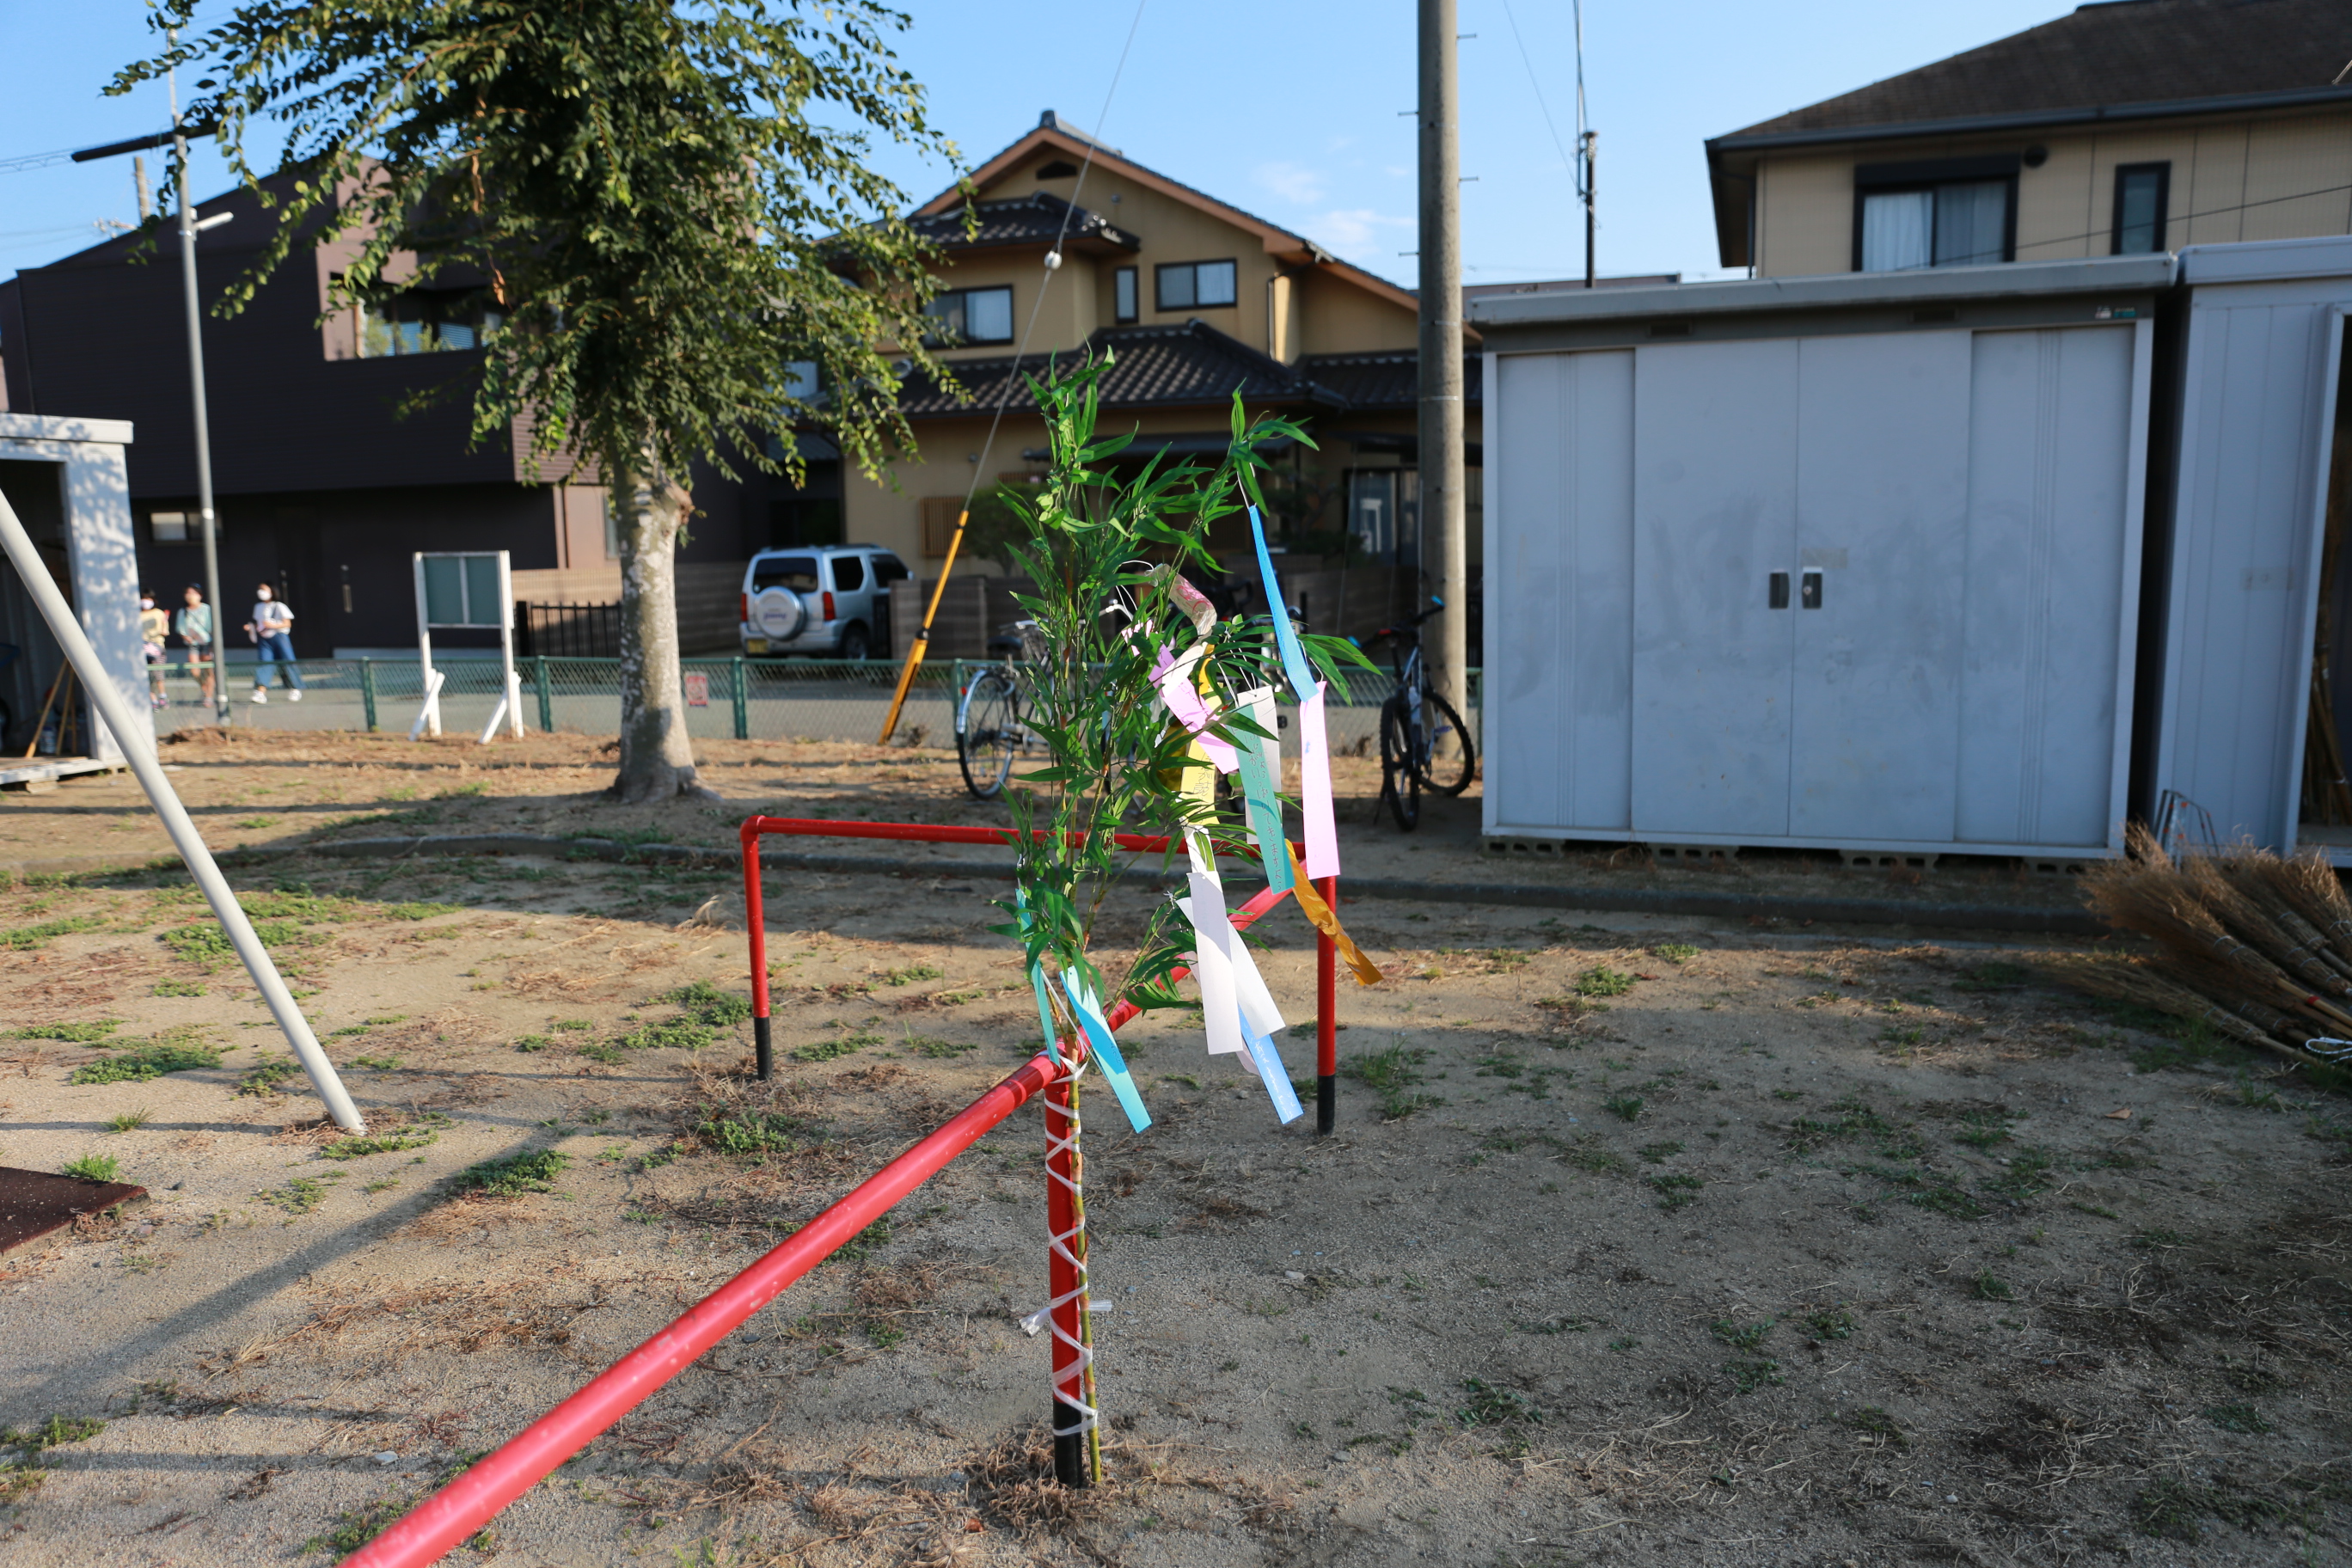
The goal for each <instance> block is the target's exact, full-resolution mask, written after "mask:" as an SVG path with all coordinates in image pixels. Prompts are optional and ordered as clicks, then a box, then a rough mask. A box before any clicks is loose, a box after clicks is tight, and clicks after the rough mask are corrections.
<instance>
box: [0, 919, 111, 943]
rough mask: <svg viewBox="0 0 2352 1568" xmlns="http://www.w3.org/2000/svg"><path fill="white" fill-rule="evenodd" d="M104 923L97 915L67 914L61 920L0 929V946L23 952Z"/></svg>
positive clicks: (97, 927) (94, 928) (94, 929)
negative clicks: (5, 929)
mask: <svg viewBox="0 0 2352 1568" xmlns="http://www.w3.org/2000/svg"><path fill="white" fill-rule="evenodd" d="M105 924H106V921H105V920H104V919H103V918H102V917H100V916H98V915H68V916H67V917H66V918H65V919H63V920H55V921H42V922H41V923H40V924H39V925H29V926H16V927H13V928H11V929H9V930H7V931H0V947H5V948H7V949H9V950H10V951H12V952H28V951H30V950H31V949H33V948H37V947H39V946H40V945H41V944H42V943H44V942H49V941H51V940H53V939H55V938H57V937H61V936H71V935H72V934H73V933H74V932H76V931H96V930H98V929H99V928H100V927H101V926H103V925H105Z"/></svg>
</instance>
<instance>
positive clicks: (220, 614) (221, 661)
mask: <svg viewBox="0 0 2352 1568" xmlns="http://www.w3.org/2000/svg"><path fill="white" fill-rule="evenodd" d="M171 41H172V43H173V45H174V46H176V45H177V44H178V43H179V35H178V34H176V33H174V34H173V35H171ZM170 82H171V92H172V153H173V156H174V157H175V158H177V159H178V160H179V165H180V168H179V175H180V279H181V282H182V285H183V288H182V290H181V292H182V294H183V295H184V298H185V300H186V302H187V313H188V386H189V391H190V393H191V394H192V395H193V402H194V408H195V424H196V518H197V521H198V523H199V524H200V526H201V527H202V528H203V529H204V541H205V600H206V601H207V602H208V603H209V604H210V605H211V606H212V612H213V646H212V655H213V717H214V718H215V720H216V721H218V722H220V723H222V724H226V723H227V722H228V666H227V662H226V658H225V656H226V653H227V652H228V606H227V605H224V604H223V603H222V602H221V581H220V544H219V541H218V537H217V535H218V530H217V528H216V526H215V513H214V511H213V442H212V429H211V422H210V420H209V419H208V417H207V416H206V414H205V338H204V310H203V307H202V305H201V304H200V302H199V301H198V299H197V289H196V205H195V202H194V200H193V199H192V198H191V196H190V195H189V191H188V138H187V135H186V127H185V126H184V124H182V122H181V120H180V72H179V68H177V67H176V66H175V67H173V69H172V71H171V72H170Z"/></svg>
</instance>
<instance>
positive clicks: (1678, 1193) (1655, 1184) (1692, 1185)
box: [1643, 1171, 1706, 1209]
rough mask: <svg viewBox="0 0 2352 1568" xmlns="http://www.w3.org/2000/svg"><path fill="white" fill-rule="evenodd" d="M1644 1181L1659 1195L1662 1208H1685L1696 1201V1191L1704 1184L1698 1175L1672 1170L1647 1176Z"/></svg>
mask: <svg viewBox="0 0 2352 1568" xmlns="http://www.w3.org/2000/svg"><path fill="white" fill-rule="evenodd" d="M1643 1181H1644V1183H1645V1184H1647V1185H1648V1186H1649V1187H1651V1188H1652V1189H1653V1190H1654V1191H1655V1192H1656V1193H1657V1194H1658V1196H1659V1199H1660V1201H1659V1204H1658V1206H1659V1207H1660V1208H1662V1209H1679V1208H1687V1207H1689V1206H1690V1205H1692V1204H1695V1203H1696V1202H1698V1191H1699V1189H1700V1188H1701V1187H1704V1186H1705V1185H1706V1183H1705V1182H1704V1181H1701V1180H1700V1179H1699V1178H1698V1177H1696V1176H1694V1175H1690V1174H1688V1173H1685V1172H1682V1171H1672V1172H1669V1173H1666V1174H1664V1175H1663V1176H1648V1177H1644V1178H1643Z"/></svg>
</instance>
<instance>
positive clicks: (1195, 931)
mask: <svg viewBox="0 0 2352 1568" xmlns="http://www.w3.org/2000/svg"><path fill="white" fill-rule="evenodd" d="M1223 900H1224V891H1223V889H1222V888H1221V887H1219V886H1218V884H1217V883H1216V882H1215V881H1213V879H1210V878H1207V877H1202V876H1200V875H1197V874H1195V875H1194V876H1193V878H1192V897H1191V898H1189V899H1181V900H1178V903H1179V904H1180V905H1181V907H1182V909H1183V910H1184V913H1185V915H1186V917H1187V918H1188V919H1190V920H1191V921H1192V935H1193V941H1194V942H1195V943H1196V944H1197V951H1196V952H1194V954H1193V963H1192V973H1193V975H1194V976H1195V977H1196V978H1197V977H1199V976H1200V975H1201V974H1202V973H1203V971H1204V967H1205V966H1204V965H1202V963H1201V955H1202V954H1203V953H1207V952H1215V953H1216V954H1217V957H1216V959H1215V960H1214V961H1213V962H1214V963H1215V965H1216V966H1217V967H1219V968H1220V969H1222V970H1223V971H1224V973H1226V974H1227V976H1228V977H1229V984H1230V987H1231V991H1232V994H1233V998H1234V1023H1235V1025H1236V1026H1237V1028H1236V1032H1237V1033H1238V1034H1239V1036H1240V1037H1241V1048H1240V1055H1241V1058H1242V1066H1243V1067H1244V1068H1247V1069H1249V1070H1250V1071H1251V1072H1253V1073H1255V1074H1256V1075H1257V1077H1258V1081H1260V1082H1261V1083H1263V1084H1265V1092H1266V1096H1267V1098H1269V1099H1270V1100H1273V1101H1274V1113H1275V1115H1276V1117H1277V1118H1279V1119H1280V1120H1281V1121H1284V1122H1290V1121H1297V1119H1298V1118H1299V1116H1300V1115H1301V1114H1302V1112H1301V1111H1300V1110H1299V1108H1298V1093H1297V1090H1296V1089H1293V1088H1292V1087H1291V1084H1290V1069H1289V1068H1286V1067H1285V1066H1284V1065H1283V1061H1282V1053H1281V1052H1280V1051H1278V1050H1276V1048H1275V1045H1274V1037H1275V1035H1276V1033H1277V1032H1279V1031H1280V1030H1281V1028H1282V1026H1283V1021H1282V1012H1281V1009H1279V1008H1278V1007H1276V1005H1275V1002H1274V994H1273V993H1272V992H1270V991H1268V990H1267V989H1266V985H1265V976H1263V975H1261V974H1260V973H1258V970H1257V961H1256V960H1255V958H1254V957H1252V956H1251V953H1250V950H1249V943H1248V942H1245V941H1244V940H1243V938H1242V934H1241V932H1239V931H1235V930H1234V922H1233V918H1232V917H1231V916H1230V915H1229V914H1227V913H1226V911H1225V906H1224V901H1223ZM1215 1005H1216V1004H1215V1002H1213V1000H1212V999H1211V996H1210V992H1209V988H1208V986H1207V985H1206V984H1203V985H1202V987H1201V1006H1202V1013H1203V1015H1204V1016H1210V1017H1213V1016H1215V1015H1214V1014H1213V1013H1212V1012H1211V1011H1210V1009H1212V1008H1213V1007H1214V1006H1215ZM1216 1038H1217V1034H1216V1031H1214V1030H1213V1031H1212V1033H1211V1042H1212V1043H1211V1044H1210V1047H1209V1049H1210V1050H1211V1051H1212V1052H1218V1051H1219V1050H1220V1047H1218V1046H1217V1045H1216V1044H1215V1040H1216Z"/></svg>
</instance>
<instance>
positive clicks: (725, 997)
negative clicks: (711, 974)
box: [661, 971, 937, 1029]
mask: <svg viewBox="0 0 2352 1568" xmlns="http://www.w3.org/2000/svg"><path fill="white" fill-rule="evenodd" d="M933 973H937V971H934V972H933ZM661 999H662V1000H663V1001H665V1002H667V1003H668V1004H670V1005H672V1006H674V1007H676V1008H677V1009H678V1010H679V1011H680V1012H682V1013H684V1014H685V1015H686V1016H688V1018H690V1019H692V1020H693V1021H694V1022H695V1023H698V1024H700V1025H702V1026H705V1027H706V1028H711V1029H725V1028H731V1027H733V1026H735V1025H737V1024H740V1023H742V1022H743V1021H744V1020H745V1019H747V1018H749V1017H750V1016H751V998H750V997H749V996H738V995H737V994H735V993H733V992H732V991H721V990H720V989H719V987H717V986H716V985H713V984H710V982H709V981H708V980H698V981H696V982H694V984H691V985H681V986H679V987H678V988H677V990H675V991H671V992H668V993H666V994H664V995H663V996H662V998H661Z"/></svg>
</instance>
